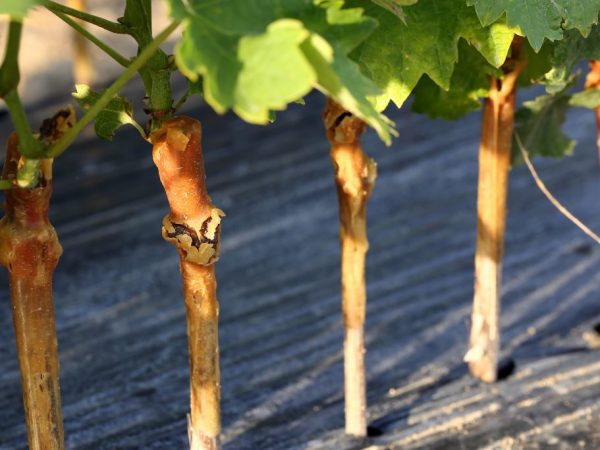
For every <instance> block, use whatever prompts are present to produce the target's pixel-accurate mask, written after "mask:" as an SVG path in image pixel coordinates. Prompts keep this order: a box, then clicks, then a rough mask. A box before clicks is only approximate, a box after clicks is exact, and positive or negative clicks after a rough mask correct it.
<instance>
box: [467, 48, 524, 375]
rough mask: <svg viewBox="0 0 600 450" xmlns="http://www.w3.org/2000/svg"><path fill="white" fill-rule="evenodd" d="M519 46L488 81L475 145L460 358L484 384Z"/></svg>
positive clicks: (492, 358)
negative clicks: (473, 243) (469, 296)
mask: <svg viewBox="0 0 600 450" xmlns="http://www.w3.org/2000/svg"><path fill="white" fill-rule="evenodd" d="M520 45H521V41H519V40H516V41H515V42H513V46H512V56H511V58H510V59H509V60H507V62H506V63H505V65H504V67H503V69H504V77H503V78H502V79H497V78H492V80H491V83H490V91H489V95H488V98H487V99H486V102H485V107H484V112H483V123H482V134H481V144H480V147H479V183H478V188H477V247H476V253H475V295H474V299H473V312H472V318H471V336H470V344H469V351H468V352H467V354H466V355H465V361H467V362H468V363H469V369H470V370H471V373H472V374H473V375H474V376H476V377H477V378H479V379H481V380H483V381H485V382H488V383H491V382H494V381H496V378H497V364H498V352H499V348H500V324H499V316H500V289H501V274H502V257H503V252H504V230H505V225H506V199H507V193H508V171H509V169H510V162H511V150H512V135H513V128H514V112H515V95H516V87H517V78H518V77H519V74H520V73H521V71H522V68H523V63H522V62H521V60H519V50H520Z"/></svg>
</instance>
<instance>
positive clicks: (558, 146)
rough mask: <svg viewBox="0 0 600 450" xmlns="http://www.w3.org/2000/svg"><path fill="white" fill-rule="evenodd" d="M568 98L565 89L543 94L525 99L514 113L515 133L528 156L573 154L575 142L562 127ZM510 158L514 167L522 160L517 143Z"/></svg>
mask: <svg viewBox="0 0 600 450" xmlns="http://www.w3.org/2000/svg"><path fill="white" fill-rule="evenodd" d="M569 87H570V86H569ZM569 100H570V96H569V95H568V94H567V93H566V90H564V91H561V92H559V93H557V94H555V95H543V96H540V97H537V98H535V99H534V100H531V101H527V102H524V103H523V106H522V107H521V108H520V109H519V110H518V111H517V112H516V114H515V133H516V134H518V135H519V137H520V139H521V142H522V143H523V146H524V147H525V149H527V151H528V152H529V156H531V157H533V156H535V155H541V156H549V157H552V158H562V157H563V156H566V155H571V154H572V153H573V149H574V148H575V141H574V140H572V139H570V138H568V137H567V136H566V135H565V134H564V133H563V131H562V129H561V127H562V124H563V122H564V120H565V114H566V111H567V109H568V108H569ZM512 158H513V166H516V165H518V164H521V163H522V162H523V159H522V157H521V153H520V152H519V148H518V145H517V143H516V142H513V155H512Z"/></svg>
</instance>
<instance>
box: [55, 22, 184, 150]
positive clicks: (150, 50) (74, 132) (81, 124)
mask: <svg viewBox="0 0 600 450" xmlns="http://www.w3.org/2000/svg"><path fill="white" fill-rule="evenodd" d="M179 23H180V22H179V21H174V22H172V23H171V24H170V25H169V26H167V27H166V28H165V29H164V30H163V31H162V32H161V33H160V34H159V35H158V36H156V38H154V40H152V42H151V43H150V44H149V45H148V46H147V47H145V48H144V49H143V50H142V51H141V52H140V54H139V55H138V56H137V57H136V58H135V59H134V60H133V61H132V62H131V64H129V66H128V67H127V68H126V69H125V71H124V72H123V73H122V74H121V75H120V76H119V78H117V79H116V80H115V82H114V83H113V84H111V85H110V87H109V88H108V89H106V91H104V92H103V94H102V95H101V96H100V98H99V99H98V101H97V102H96V103H94V104H93V105H92V107H91V108H90V109H88V110H87V112H86V113H85V114H84V115H83V117H82V118H81V119H79V121H78V122H77V124H76V125H75V126H74V127H73V128H71V129H70V130H69V131H68V132H67V133H66V134H65V135H64V136H63V137H62V138H61V139H60V140H59V141H58V142H57V143H56V144H54V145H53V146H51V147H50V148H49V149H48V150H47V152H46V155H45V156H46V157H47V158H56V157H57V156H59V155H61V154H62V153H63V152H64V151H65V150H66V149H67V148H68V147H69V145H71V143H72V142H73V141H74V140H75V138H76V137H77V136H78V135H79V133H81V131H82V130H83V129H84V128H85V127H86V126H87V125H88V124H89V123H90V122H91V121H92V120H94V119H95V118H96V116H97V115H98V113H100V111H102V109H104V107H105V106H106V105H108V103H109V102H110V101H111V99H112V98H113V97H114V96H115V95H117V93H118V92H119V91H120V90H121V89H122V88H123V87H124V86H125V85H126V84H127V82H128V81H129V80H130V79H131V78H132V77H133V76H134V75H135V74H136V73H137V71H138V70H139V69H140V68H141V67H142V66H143V65H144V64H146V62H147V61H148V60H149V59H150V58H151V57H152V55H154V52H155V51H157V50H158V49H159V48H160V45H161V44H162V43H163V42H164V41H165V40H166V39H167V38H168V37H169V36H170V35H171V33H173V31H175V30H176V29H177V27H178V26H179Z"/></svg>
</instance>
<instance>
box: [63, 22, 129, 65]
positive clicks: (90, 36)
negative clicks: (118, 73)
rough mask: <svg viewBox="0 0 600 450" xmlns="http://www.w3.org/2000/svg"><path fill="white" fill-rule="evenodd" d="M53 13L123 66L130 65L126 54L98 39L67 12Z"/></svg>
mask: <svg viewBox="0 0 600 450" xmlns="http://www.w3.org/2000/svg"><path fill="white" fill-rule="evenodd" d="M52 13H54V15H56V16H57V17H58V18H59V19H61V20H62V21H63V22H65V23H66V24H67V25H69V26H70V27H71V28H73V29H74V30H75V31H76V32H77V33H79V34H80V35H81V36H83V37H85V38H86V39H87V40H89V41H90V42H91V43H92V44H94V45H96V47H98V48H99V49H100V50H102V51H103V52H104V53H106V54H107V55H108V56H110V57H111V58H112V59H114V60H115V61H116V62H117V63H119V64H120V65H122V66H123V67H127V66H129V59H127V58H126V57H125V56H123V55H121V54H120V53H119V52H117V51H116V50H115V49H114V48H112V47H111V46H109V45H108V44H106V43H105V42H103V41H102V40H100V39H98V38H97V37H96V36H94V35H93V34H92V33H90V32H89V31H88V30H86V29H85V28H84V27H82V26H81V25H80V24H78V23H77V21H75V20H73V19H71V18H70V17H69V16H67V15H66V14H63V13H61V12H58V11H52Z"/></svg>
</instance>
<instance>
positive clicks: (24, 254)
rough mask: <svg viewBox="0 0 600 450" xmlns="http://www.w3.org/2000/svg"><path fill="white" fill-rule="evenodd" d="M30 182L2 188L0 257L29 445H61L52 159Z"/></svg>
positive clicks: (14, 145) (7, 171) (52, 449)
mask: <svg viewBox="0 0 600 450" xmlns="http://www.w3.org/2000/svg"><path fill="white" fill-rule="evenodd" d="M21 161H22V160H21V155H20V153H19V142H18V138H17V136H16V134H12V135H11V136H10V138H9V140H8V145H7V154H6V162H5V164H4V169H3V173H2V178H3V179H8V180H14V179H15V178H16V174H17V170H18V167H19V164H20V163H21ZM41 164H42V175H41V178H40V180H39V184H38V186H37V187H35V188H31V189H25V188H18V187H14V188H13V189H10V190H8V191H5V193H4V211H5V215H4V217H3V218H2V220H0V263H1V264H2V265H3V266H4V267H6V268H7V269H8V271H9V281H10V292H11V302H12V309H13V323H14V327H15V336H16V342H17V353H18V357H19V366H20V369H21V380H22V383H23V386H22V387H23V403H24V407H25V416H26V421H27V437H28V440H29V448H30V449H31V450H61V449H64V435H63V424H62V415H61V407H60V388H59V380H58V378H59V363H58V351H57V339H56V328H55V325H54V307H53V304H52V275H53V273H54V270H55V268H56V266H57V264H58V259H59V257H60V255H61V254H62V248H61V246H60V244H59V242H58V236H57V234H56V231H55V230H54V227H53V226H52V225H51V224H50V222H49V220H48V209H49V203H50V196H51V194H52V175H51V170H52V161H51V160H45V161H42V163H41Z"/></svg>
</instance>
